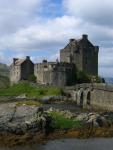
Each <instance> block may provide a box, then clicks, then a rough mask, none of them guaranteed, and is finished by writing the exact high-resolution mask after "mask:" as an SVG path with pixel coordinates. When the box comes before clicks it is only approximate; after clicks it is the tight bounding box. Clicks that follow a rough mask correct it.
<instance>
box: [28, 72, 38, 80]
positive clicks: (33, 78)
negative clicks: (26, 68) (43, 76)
mask: <svg viewBox="0 0 113 150" xmlns="http://www.w3.org/2000/svg"><path fill="white" fill-rule="evenodd" d="M28 81H30V82H36V77H35V75H34V74H31V75H29V77H28Z"/></svg>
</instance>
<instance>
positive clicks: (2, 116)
mask: <svg viewBox="0 0 113 150" xmlns="http://www.w3.org/2000/svg"><path fill="white" fill-rule="evenodd" d="M51 122H52V118H51V117H50V116H49V115H48V113H46V112H44V110H43V108H42V107H35V106H16V105H14V104H13V103H12V104H9V105H8V104H7V103H6V104H1V105H0V132H7V133H14V134H24V133H27V132H32V133H33V132H36V131H42V132H45V133H46V134H47V133H48V132H49V129H50V127H51Z"/></svg>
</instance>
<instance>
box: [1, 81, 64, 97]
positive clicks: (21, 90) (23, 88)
mask: <svg viewBox="0 0 113 150" xmlns="http://www.w3.org/2000/svg"><path fill="white" fill-rule="evenodd" d="M61 93H62V90H61V89H60V88H56V87H33V86H31V85H30V84H29V83H28V82H21V83H19V84H15V85H13V86H11V87H9V88H7V89H0V96H18V95H21V94H26V95H27V96H28V97H42V96H48V95H53V96H56V95H60V94H61Z"/></svg>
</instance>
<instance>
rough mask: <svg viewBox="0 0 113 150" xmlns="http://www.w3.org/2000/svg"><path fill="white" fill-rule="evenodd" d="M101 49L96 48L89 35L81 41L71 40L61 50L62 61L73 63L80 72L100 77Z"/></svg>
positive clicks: (84, 36)
mask: <svg viewBox="0 0 113 150" xmlns="http://www.w3.org/2000/svg"><path fill="white" fill-rule="evenodd" d="M98 52H99V47H98V46H94V45H93V44H92V43H91V42H90V41H89V40H88V36H87V35H82V38H81V39H79V40H76V39H70V42H69V44H68V45H67V46H66V47H65V48H64V49H61V50H60V61H61V62H67V63H73V64H75V65H76V67H77V69H78V70H81V71H84V72H86V73H88V74H92V75H98Z"/></svg>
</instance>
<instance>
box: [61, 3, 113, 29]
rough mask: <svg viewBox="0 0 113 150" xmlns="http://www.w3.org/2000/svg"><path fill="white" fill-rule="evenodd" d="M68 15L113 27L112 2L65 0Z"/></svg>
mask: <svg viewBox="0 0 113 150" xmlns="http://www.w3.org/2000/svg"><path fill="white" fill-rule="evenodd" d="M63 4H64V7H65V9H66V11H67V13H68V14H70V15H74V16H76V17H77V18H82V19H83V20H84V21H87V22H91V23H94V24H100V25H107V26H111V25H113V15H112V10H113V1H112V0H100V1H98V0H84V1H83V0H64V2H63Z"/></svg>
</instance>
